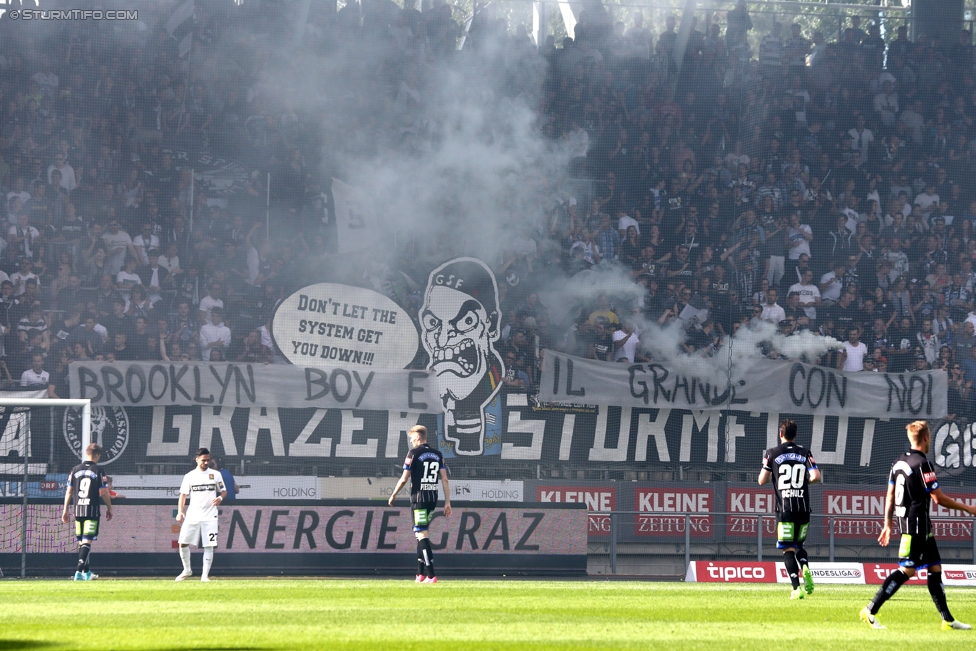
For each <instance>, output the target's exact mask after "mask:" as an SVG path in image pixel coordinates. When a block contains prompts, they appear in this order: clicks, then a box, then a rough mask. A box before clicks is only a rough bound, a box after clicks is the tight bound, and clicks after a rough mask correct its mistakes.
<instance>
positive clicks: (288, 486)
mask: <svg viewBox="0 0 976 651" xmlns="http://www.w3.org/2000/svg"><path fill="white" fill-rule="evenodd" d="M192 469H193V468H192V466H191V464H187V472H189V471H190V470H192ZM110 477H111V478H112V486H111V488H112V491H113V492H114V493H116V494H115V495H113V496H112V499H113V500H116V501H117V500H124V499H142V500H148V499H153V500H168V499H172V500H174V504H175V500H178V499H179V497H180V483H181V482H182V481H183V475H110ZM234 483H236V484H237V489H238V493H237V498H238V499H242V500H317V499H319V494H318V477H295V476H291V475H288V476H284V477H281V476H265V475H260V476H259V475H251V476H245V477H235V478H234Z"/></svg>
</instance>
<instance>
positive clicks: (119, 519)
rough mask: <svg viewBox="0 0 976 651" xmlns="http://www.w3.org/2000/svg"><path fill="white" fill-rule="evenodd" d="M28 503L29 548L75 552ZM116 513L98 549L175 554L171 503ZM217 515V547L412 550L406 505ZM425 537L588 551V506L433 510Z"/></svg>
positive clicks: (518, 549) (14, 513)
mask: <svg viewBox="0 0 976 651" xmlns="http://www.w3.org/2000/svg"><path fill="white" fill-rule="evenodd" d="M31 508H32V513H31V522H32V525H31V526H32V527H33V531H34V532H35V533H37V534H38V535H35V536H32V537H31V539H30V543H29V544H30V547H29V548H28V550H27V551H28V552H29V553H35V552H47V553H52V552H55V553H56V552H64V553H68V552H72V551H74V550H75V549H77V543H76V542H75V537H74V529H73V527H71V526H69V525H67V524H64V523H62V522H61V506H60V505H56V504H39V505H32V507H31ZM113 512H114V513H113V518H112V521H111V522H103V523H102V525H101V527H100V530H99V532H98V542H99V546H100V549H102V550H108V551H111V552H115V553H118V552H123V553H169V552H173V553H174V554H175V550H176V548H177V546H178V545H177V538H178V536H179V531H180V525H179V524H178V523H177V522H176V520H175V519H174V517H173V506H172V505H169V504H167V505H162V504H154V505H146V504H140V505H135V504H124V503H122V504H117V505H115V506H114V508H113ZM219 513H220V515H219V521H218V526H219V534H218V546H217V547H218V549H219V550H220V551H231V552H245V553H248V552H279V553H293V554H295V553H306V554H307V553H363V552H366V553H387V554H389V553H400V554H406V553H413V552H416V549H417V540H416V538H414V535H413V521H412V519H411V515H410V508H409V507H408V506H406V505H403V506H395V507H389V506H386V505H379V504H377V505H370V506H361V505H356V504H352V505H349V506H345V505H343V506H294V505H290V504H283V505H268V506H251V505H229V506H226V507H223V508H221V509H220V510H219ZM19 517H20V515H19V510H18V508H17V507H16V505H0V527H2V528H4V529H6V528H7V527H8V526H9V527H12V528H19ZM41 532H43V534H44V535H43V536H42V535H39V534H40V533H41ZM430 534H431V535H430V539H431V546H432V547H433V548H434V549H435V550H437V551H441V552H442V553H447V554H555V555H578V554H586V511H585V510H583V509H572V508H546V507H545V506H544V505H539V504H537V505H526V507H525V508H492V507H486V506H481V505H478V506H468V505H464V504H459V505H458V506H457V507H456V508H455V509H454V513H453V514H452V515H451V517H450V518H445V517H444V514H443V512H441V511H437V512H436V513H435V514H434V518H433V521H432V524H431V530H430ZM14 542H15V541H14V539H12V538H11V539H9V540H8V537H6V536H4V537H0V554H4V553H14V552H19V551H20V549H19V548H15V546H14Z"/></svg>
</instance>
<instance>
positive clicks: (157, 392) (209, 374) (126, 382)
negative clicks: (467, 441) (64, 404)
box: [69, 362, 440, 413]
mask: <svg viewBox="0 0 976 651" xmlns="http://www.w3.org/2000/svg"><path fill="white" fill-rule="evenodd" d="M69 381H70V385H71V397H72V398H89V399H90V400H91V401H92V406H93V407H109V406H111V407H118V406H123V407H127V406H132V407H151V406H156V405H162V406H165V405H182V406H190V405H199V406H208V407H281V408H310V407H315V408H319V409H372V410H382V411H386V410H391V411H410V412H421V413H438V412H439V411H440V400H439V398H438V396H439V390H438V386H437V384H436V382H435V381H434V379H433V377H432V375H431V374H430V373H428V372H426V371H392V370H383V369H377V370H373V369H370V368H368V367H366V368H350V369H345V368H331V369H330V368H302V367H299V366H289V365H282V364H276V365H266V364H227V363H218V362H215V363H206V362H157V363H153V362H87V363H81V362H76V363H74V364H72V365H71V372H70V375H69Z"/></svg>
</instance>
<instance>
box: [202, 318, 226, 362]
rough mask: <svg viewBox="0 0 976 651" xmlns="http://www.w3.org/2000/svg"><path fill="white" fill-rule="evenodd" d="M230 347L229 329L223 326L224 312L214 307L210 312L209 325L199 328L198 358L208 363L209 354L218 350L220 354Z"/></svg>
mask: <svg viewBox="0 0 976 651" xmlns="http://www.w3.org/2000/svg"><path fill="white" fill-rule="evenodd" d="M228 346H230V328H228V327H227V326H225V325H224V310H223V309H222V308H219V307H214V308H213V309H212V310H210V323H207V324H204V325H203V326H201V327H200V356H201V358H202V359H203V361H205V362H209V361H210V353H211V351H213V349H214V348H219V349H220V350H221V354H223V353H225V352H226V351H227V347H228Z"/></svg>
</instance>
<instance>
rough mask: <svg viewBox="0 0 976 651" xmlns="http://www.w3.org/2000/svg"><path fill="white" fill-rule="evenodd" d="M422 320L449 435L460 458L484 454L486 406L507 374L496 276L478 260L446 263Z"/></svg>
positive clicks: (434, 276)
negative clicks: (500, 345)
mask: <svg viewBox="0 0 976 651" xmlns="http://www.w3.org/2000/svg"><path fill="white" fill-rule="evenodd" d="M419 316H420V327H421V330H422V331H423V332H422V339H423V344H424V348H425V349H426V351H427V354H428V355H429V356H430V363H429V364H428V365H427V370H429V371H432V372H433V373H434V374H435V375H436V377H437V380H438V384H439V385H440V398H441V402H442V404H443V407H444V417H445V420H444V422H445V431H444V436H445V437H446V439H447V440H448V441H452V442H454V444H455V448H454V449H455V451H456V452H457V453H458V454H467V455H475V454H481V453H482V451H483V449H484V448H483V444H484V440H483V439H484V427H485V413H484V410H485V405H487V404H488V403H489V402H490V401H491V400H492V398H493V397H494V396H495V394H497V393H498V390H499V388H500V386H501V385H500V384H499V381H498V378H499V377H500V376H501V374H502V373H504V365H503V364H502V360H501V358H500V357H499V356H498V353H497V352H496V351H495V349H494V342H495V341H497V340H498V335H499V329H498V325H499V323H500V321H501V313H500V309H499V306H498V288H497V285H496V284H495V276H494V274H492V272H491V270H490V269H489V268H488V266H487V265H485V263H483V262H482V261H481V260H476V259H473V258H458V259H456V260H452V261H450V262H447V263H445V264H443V265H441V266H440V267H438V268H437V269H435V270H434V271H433V272H431V274H430V279H429V281H428V284H427V291H426V293H425V294H424V303H423V305H422V306H421V307H420V315H419Z"/></svg>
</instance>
